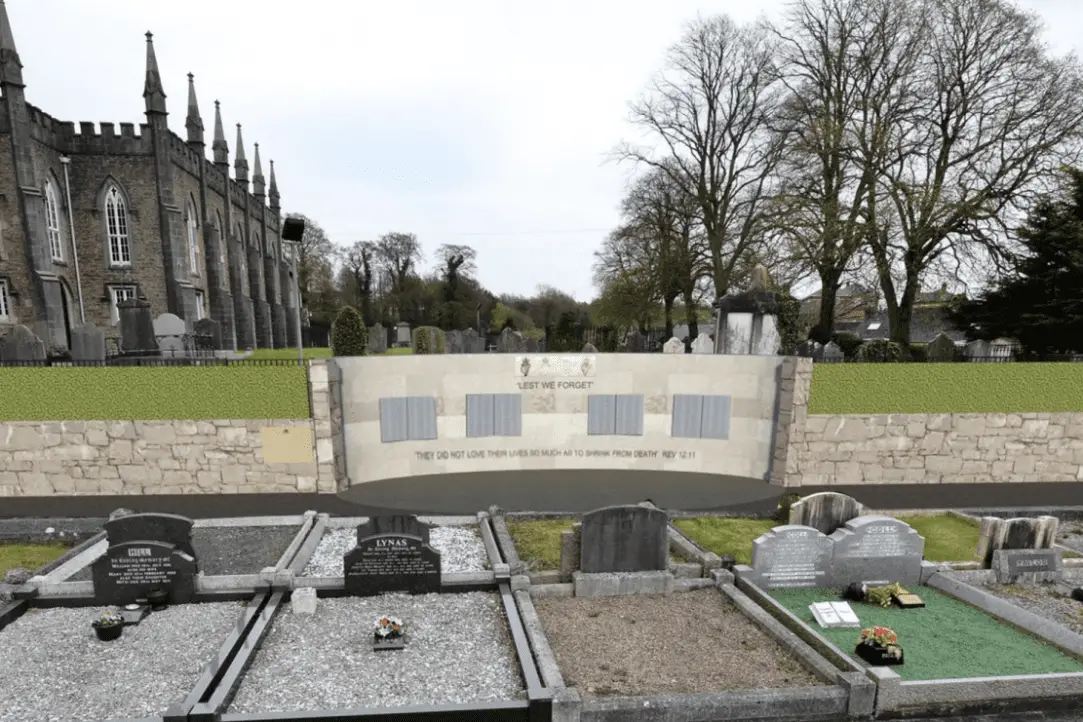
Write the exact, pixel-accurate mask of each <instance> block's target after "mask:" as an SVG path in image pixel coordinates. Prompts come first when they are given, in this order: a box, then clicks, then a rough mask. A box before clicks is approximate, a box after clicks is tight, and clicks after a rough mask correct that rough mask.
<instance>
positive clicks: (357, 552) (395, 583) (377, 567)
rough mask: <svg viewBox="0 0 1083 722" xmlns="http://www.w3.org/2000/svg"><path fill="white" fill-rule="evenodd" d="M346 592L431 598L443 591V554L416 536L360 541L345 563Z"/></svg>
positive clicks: (381, 536)
mask: <svg viewBox="0 0 1083 722" xmlns="http://www.w3.org/2000/svg"><path fill="white" fill-rule="evenodd" d="M342 565H343V574H344V576H345V577H346V592H347V593H348V594H352V595H355V596H374V595H377V594H383V593H384V592H408V593H410V594H428V593H434V592H439V591H440V553H439V552H437V551H436V550H435V549H433V548H432V547H431V546H429V545H428V544H426V543H425V541H424V540H423V539H422V538H421V537H419V536H414V535H412V534H377V535H375V536H370V537H367V538H365V539H362V540H360V541H358V543H357V546H356V547H355V548H353V549H351V550H350V551H348V552H346V555H345V556H344V557H343V560H342Z"/></svg>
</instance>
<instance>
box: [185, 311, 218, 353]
mask: <svg viewBox="0 0 1083 722" xmlns="http://www.w3.org/2000/svg"><path fill="white" fill-rule="evenodd" d="M192 333H194V334H195V335H197V336H203V337H204V338H206V339H207V343H208V345H209V346H210V348H211V349H212V350H214V351H221V350H223V349H224V348H225V346H224V345H223V344H222V324H220V323H218V322H217V321H215V320H214V319H213V318H201V319H199V320H198V321H196V322H195V323H193V324H192Z"/></svg>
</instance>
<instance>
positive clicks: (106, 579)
mask: <svg viewBox="0 0 1083 722" xmlns="http://www.w3.org/2000/svg"><path fill="white" fill-rule="evenodd" d="M197 572H198V568H197V565H196V560H195V558H193V557H192V556H190V555H188V554H186V553H185V552H183V551H181V550H180V549H178V548H177V547H175V546H174V545H172V544H168V543H165V542H159V541H128V542H122V543H120V544H111V545H110V546H109V548H108V549H107V550H106V552H105V554H103V555H102V556H100V557H98V559H96V560H95V561H94V563H93V564H92V565H91V573H92V576H93V580H94V596H95V599H96V600H97V601H99V602H100V603H102V604H130V603H133V602H135V601H137V600H140V599H144V598H146V596H147V594H148V593H150V592H153V591H155V590H158V589H161V590H163V591H165V592H166V593H167V594H168V599H169V602H170V603H171V604H179V603H184V602H190V601H191V600H192V598H193V597H194V596H195V577H196V573H197Z"/></svg>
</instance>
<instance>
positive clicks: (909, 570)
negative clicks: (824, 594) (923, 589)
mask: <svg viewBox="0 0 1083 722" xmlns="http://www.w3.org/2000/svg"><path fill="white" fill-rule="evenodd" d="M830 539H831V541H832V542H834V546H835V549H834V554H833V558H832V570H831V571H832V586H837V587H846V586H848V585H850V584H853V583H855V582H874V581H875V582H881V581H882V582H887V583H898V584H902V585H903V586H907V585H909V584H917V583H918V582H919V581H920V580H921V560H922V558H923V557H924V553H925V539H924V538H923V537H922V536H921V535H920V534H918V533H917V531H915V530H914V529H913V528H912V527H911V526H910V525H909V524H907V523H906V522H903V521H899V520H898V519H893V518H892V517H889V516H876V515H870V516H860V517H858V518H856V519H851V520H850V521H848V522H846V524H845V525H844V526H843V527H842V528H841V529H836V530H835V532H834V533H833V534H831V536H830Z"/></svg>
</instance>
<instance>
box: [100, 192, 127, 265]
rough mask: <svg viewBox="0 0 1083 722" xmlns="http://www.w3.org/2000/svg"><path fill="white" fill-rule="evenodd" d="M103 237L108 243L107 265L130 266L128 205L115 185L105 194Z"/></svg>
mask: <svg viewBox="0 0 1083 722" xmlns="http://www.w3.org/2000/svg"><path fill="white" fill-rule="evenodd" d="M105 235H106V240H107V241H108V243H109V265H111V266H130V265H132V244H131V238H130V237H129V235H128V204H127V202H125V200H124V196H122V195H121V193H120V188H118V187H117V186H116V185H111V186H109V189H108V190H107V191H106V192H105Z"/></svg>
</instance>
